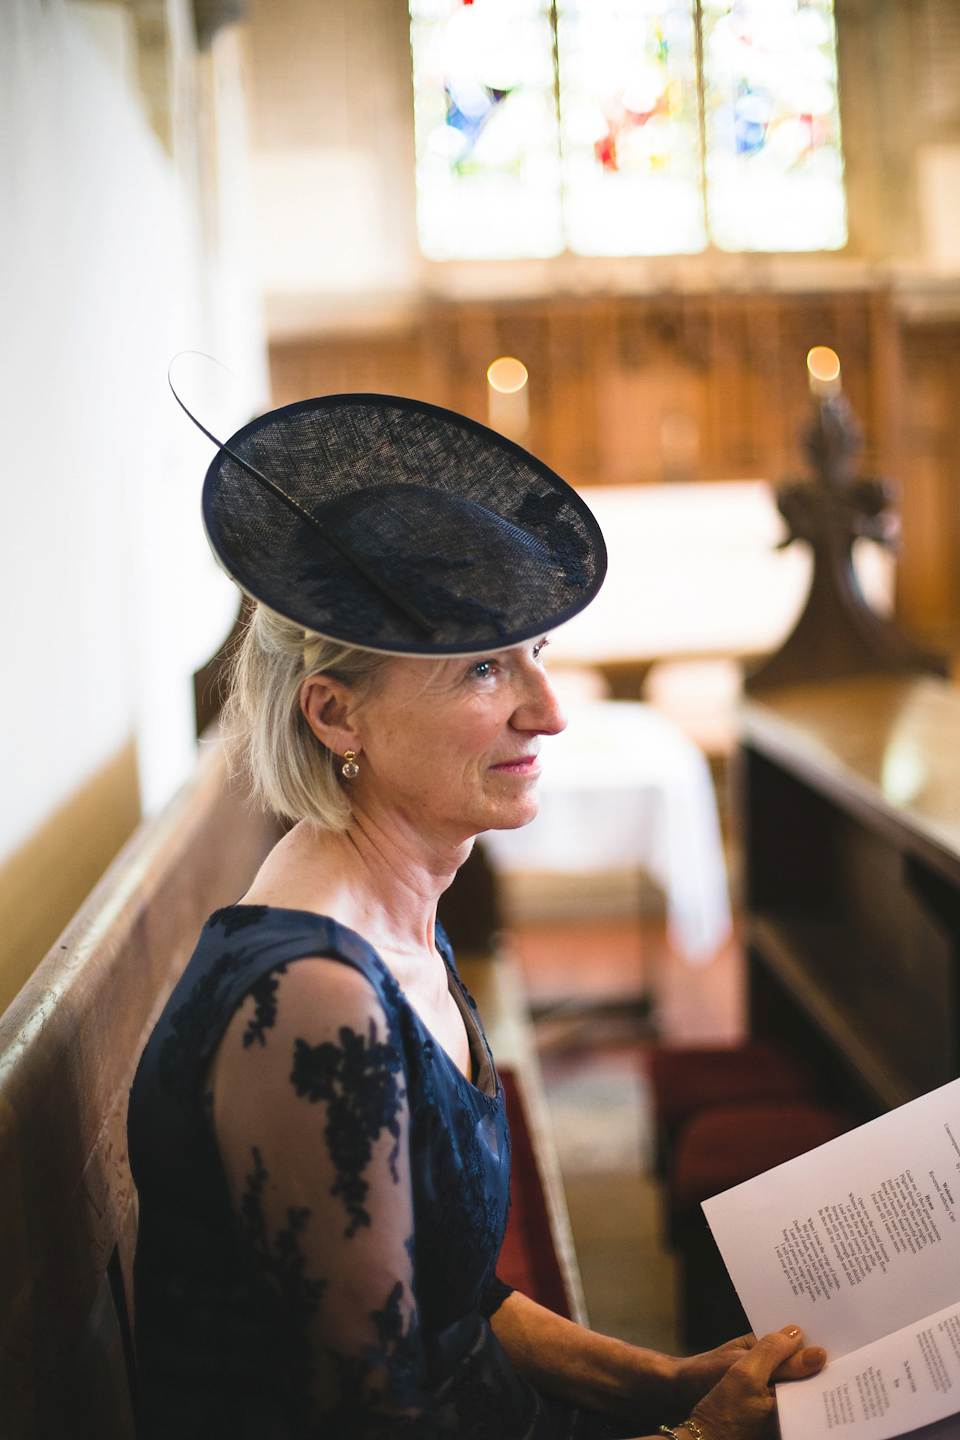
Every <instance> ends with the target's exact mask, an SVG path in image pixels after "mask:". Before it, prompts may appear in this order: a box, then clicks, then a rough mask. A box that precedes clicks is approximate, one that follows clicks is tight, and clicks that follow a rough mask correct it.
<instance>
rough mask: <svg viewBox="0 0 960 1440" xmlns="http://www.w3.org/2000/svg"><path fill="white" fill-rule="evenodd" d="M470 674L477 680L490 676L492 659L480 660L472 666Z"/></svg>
mask: <svg viewBox="0 0 960 1440" xmlns="http://www.w3.org/2000/svg"><path fill="white" fill-rule="evenodd" d="M470 674H471V675H473V676H474V677H475V679H477V680H487V679H489V678H490V676H491V675H492V674H493V661H492V660H481V661H480V662H479V663H478V664H476V665H474V666H473V668H472V669H471V671H470Z"/></svg>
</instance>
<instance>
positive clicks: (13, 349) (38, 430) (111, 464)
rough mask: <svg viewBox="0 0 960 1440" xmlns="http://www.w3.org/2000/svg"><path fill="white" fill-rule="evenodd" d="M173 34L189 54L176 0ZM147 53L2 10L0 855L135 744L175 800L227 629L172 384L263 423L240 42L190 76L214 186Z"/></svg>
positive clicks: (94, 16)
mask: <svg viewBox="0 0 960 1440" xmlns="http://www.w3.org/2000/svg"><path fill="white" fill-rule="evenodd" d="M168 20H169V21H170V22H171V33H177V32H178V33H179V34H180V36H181V37H182V36H184V35H186V36H187V37H188V40H189V38H190V35H191V31H190V26H191V25H192V21H191V19H190V13H189V10H188V8H187V6H186V4H185V3H184V0H168ZM135 44H136V36H135V34H134V32H133V30H132V27H131V25H130V21H129V16H128V12H127V11H126V10H125V9H124V7H122V6H121V5H119V4H109V3H103V0H101V3H98V4H96V5H77V6H73V5H70V4H68V3H65V0H3V4H2V5H0V287H2V289H0V314H2V315H3V323H2V326H0V434H2V436H3V442H2V444H3V451H2V462H0V463H2V471H0V487H2V488H0V496H2V512H0V513H2V523H0V614H2V615H3V617H4V621H5V623H4V624H3V625H2V627H0V776H2V780H0V858H2V857H3V855H5V854H7V853H9V852H10V851H11V850H13V849H14V848H15V847H16V846H17V845H18V844H19V843H20V842H21V841H23V840H24V839H25V838H26V837H27V836H28V835H29V834H30V833H31V831H32V830H34V829H35V828H36V827H37V825H38V824H40V823H41V822H42V820H43V819H44V818H45V817H46V816H47V815H48V814H49V813H50V812H51V811H52V810H54V809H55V808H56V806H57V805H58V804H59V803H60V802H61V801H62V800H64V799H65V798H66V797H67V796H68V795H69V794H70V793H71V792H72V791H73V790H74V789H76V787H77V786H78V785H79V784H80V783H81V782H82V781H83V780H84V779H85V778H86V777H87V776H88V775H89V774H90V773H91V772H92V771H93V770H95V769H96V768H97V767H98V765H100V764H101V763H102V762H103V761H104V760H105V759H106V758H107V757H108V756H110V755H111V754H112V753H113V752H114V751H115V750H116V749H117V748H118V747H119V746H120V745H121V744H122V743H123V742H124V740H125V739H126V738H127V737H128V735H129V734H130V732H131V731H135V733H136V738H137V747H138V757H139V764H140V772H141V789H142V795H143V801H144V807H145V809H146V810H148V811H151V810H155V809H156V808H158V807H159V806H160V805H161V804H163V802H164V801H165V800H166V799H167V798H168V797H169V795H170V794H171V793H172V792H173V790H175V789H176V787H177V786H178V785H179V784H180V782H181V781H182V780H183V779H184V778H185V776H186V775H187V773H188V772H189V769H190V767H191V765H192V763H193V758H194V742H193V726H194V720H193V698H192V681H191V677H192V673H193V671H194V670H195V669H197V668H198V667H199V665H200V664H202V663H203V661H205V660H206V659H208V658H209V656H210V655H211V654H212V652H213V651H214V650H215V648H216V646H217V645H218V644H219V642H220V641H221V640H222V639H223V637H224V635H225V633H226V631H227V630H228V629H229V626H230V623H231V621H232V618H233V615H234V613H235V610H236V603H237V599H236V591H235V590H234V588H233V586H232V585H231V584H230V583H229V582H228V581H227V580H226V578H225V577H224V576H222V575H221V573H220V572H219V571H218V570H217V568H216V566H215V564H214V562H213V560H212V558H211V557H210V554H209V552H208V550H207V547H206V543H205V541H204V538H203V534H202V530H201V526H200V520H199V495H200V485H201V482H202V477H203V473H204V469H205V467H206V465H207V464H208V463H209V459H210V458H211V447H210V446H209V444H208V442H206V441H205V440H203V439H202V437H200V436H199V435H197V434H195V433H194V432H193V431H192V427H190V425H189V424H188V422H187V421H186V420H185V418H184V417H183V416H182V414H181V413H180V411H179V410H177V408H176V406H175V405H174V403H173V401H172V398H171V397H170V395H169V393H168V391H167V388H166V368H167V364H168V362H169V360H170V358H171V356H172V355H173V354H174V353H175V352H176V351H178V350H181V349H184V348H188V347H195V348H199V349H205V350H210V351H212V352H213V353H215V354H218V355H219V356H220V357H221V358H222V359H224V360H225V361H226V362H227V363H228V364H231V366H232V368H233V369H234V370H235V372H236V374H237V376H238V380H237V383H236V386H235V388H234V393H233V396H232V400H231V402H230V404H229V406H228V407H224V406H223V405H221V406H219V407H212V408H216V410H217V419H218V423H232V424H234V425H236V424H239V423H241V422H242V421H243V420H244V419H245V418H247V417H248V416H249V415H250V414H251V413H253V412H254V411H255V410H257V409H259V408H262V407H263V405H264V404H265V401H266V371H265V358H264V347H263V337H262V327H261V325H260V321H259V316H258V308H257V304H256V301H255V299H254V290H253V285H252V281H251V270H250V260H249V256H248V254H247V252H246V248H245V242H244V239H243V237H244V235H245V233H246V232H247V230H248V226H247V225H246V216H245V213H244V207H245V203H246V202H245V192H244V179H243V169H244V154H245V136H244V132H243V106H242V92H241V87H240V72H239V61H238V55H237V44H236V39H235V37H231V36H230V35H229V33H227V34H225V35H224V36H223V37H221V38H220V39H219V40H218V41H217V42H216V50H215V53H214V57H213V59H212V60H211V61H209V62H204V61H203V60H202V59H201V61H200V62H199V65H197V74H200V67H202V65H203V64H204V63H208V64H209V68H210V71H211V74H212V76H213V88H214V92H215V94H214V101H215V105H214V110H213V119H214V121H215V126H216V134H215V136H214V143H213V149H212V161H213V163H212V166H211V165H209V164H208V166H207V170H208V172H210V174H212V177H213V178H212V181H211V179H210V174H208V175H207V177H206V180H205V181H204V174H203V172H202V167H201V166H200V164H199V159H198V157H201V152H200V149H199V148H198V147H197V146H196V144H195V143H193V142H192V140H191V133H192V132H191V127H190V125H189V124H185V125H181V131H182V132H183V133H182V135H181V138H180V139H179V140H178V142H177V146H176V147H175V151H174V156H171V155H170V154H168V152H167V149H166V148H165V147H164V145H163V144H162V143H161V142H160V140H159V139H158V138H157V136H156V135H155V133H154V131H153V129H152V128H151V126H150V123H149V121H148V118H147V113H146V109H145V106H144V104H143V102H142V101H141V98H140V96H139V93H138V90H137V86H136V75H137V63H136V61H137V57H136V53H135ZM182 51H183V42H182V41H181V52H182ZM179 63H180V64H188V65H189V66H194V65H196V57H195V56H194V55H193V54H192V52H191V51H189V49H188V50H187V52H186V58H185V59H184V55H183V53H181V58H180V61H179ZM192 73H193V71H192V70H190V71H189V74H192ZM179 78H180V80H181V82H182V79H183V77H182V76H180V77H179ZM188 78H189V75H188ZM181 93H182V86H181ZM186 98H187V100H189V99H190V94H189V91H187V92H186ZM201 158H202V157H201ZM208 158H209V157H208ZM203 183H206V185H207V191H209V190H210V188H211V184H212V185H213V189H214V194H213V195H212V196H211V195H210V194H209V193H204V192H202V191H201V185H202V184H203ZM201 199H203V200H204V204H205V205H206V207H207V211H208V212H210V213H213V214H214V217H215V219H216V234H213V235H211V225H210V223H209V219H208V220H207V221H206V222H205V221H204V218H203V217H204V210H203V207H202V206H201V203H200V202H201ZM211 205H212V206H213V210H212V211H210V207H211ZM193 395H194V398H195V399H198V400H202V398H203V396H202V394H201V393H200V392H199V391H198V390H197V389H196V388H194V390H193Z"/></svg>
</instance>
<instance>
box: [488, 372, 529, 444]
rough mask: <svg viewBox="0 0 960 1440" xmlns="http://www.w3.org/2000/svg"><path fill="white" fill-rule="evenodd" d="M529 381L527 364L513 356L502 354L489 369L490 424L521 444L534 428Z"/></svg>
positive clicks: (492, 427) (492, 428)
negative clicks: (532, 426) (531, 421)
mask: <svg viewBox="0 0 960 1440" xmlns="http://www.w3.org/2000/svg"><path fill="white" fill-rule="evenodd" d="M528 378H529V377H528V375H527V367H526V365H524V364H523V363H522V361H520V360H515V359H514V358H513V357H512V356H510V355H501V357H500V359H499V360H494V362H493V364H492V365H491V366H489V367H488V369H487V422H488V424H489V426H490V428H491V430H499V432H500V434H501V435H506V437H507V439H508V440H516V441H517V443H518V444H521V445H522V444H523V443H524V442H525V440H526V438H527V432H528V430H529V429H530V402H529V393H528V390H527V379H528Z"/></svg>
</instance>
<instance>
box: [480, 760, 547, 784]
mask: <svg viewBox="0 0 960 1440" xmlns="http://www.w3.org/2000/svg"><path fill="white" fill-rule="evenodd" d="M490 769H491V770H496V771H497V772H498V773H499V774H501V775H523V776H525V777H527V778H531V779H532V778H535V777H536V776H537V775H539V774H540V758H539V756H537V755H521V756H520V758H519V760H502V761H501V762H500V764H499V765H491V766H490Z"/></svg>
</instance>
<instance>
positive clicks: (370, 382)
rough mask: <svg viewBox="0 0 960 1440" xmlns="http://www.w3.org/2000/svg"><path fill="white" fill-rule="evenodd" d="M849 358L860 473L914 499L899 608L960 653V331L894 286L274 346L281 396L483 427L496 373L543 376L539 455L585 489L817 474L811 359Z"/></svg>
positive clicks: (575, 301) (474, 308)
mask: <svg viewBox="0 0 960 1440" xmlns="http://www.w3.org/2000/svg"><path fill="white" fill-rule="evenodd" d="M813 345H830V346H832V347H833V348H834V349H835V350H836V351H837V352H838V354H839V355H840V359H841V362H842V365H843V381H844V389H845V392H846V394H847V396H848V397H849V400H850V403H851V405H852V406H853V409H854V411H855V412H856V414H857V415H858V417H859V419H860V421H861V423H862V425H863V431H864V451H863V456H862V461H861V472H862V473H864V474H877V473H879V474H886V475H890V476H892V477H893V478H895V479H897V480H899V481H900V483H901V485H902V488H903V518H904V543H903V553H902V557H901V564H900V581H899V594H900V606H899V608H900V611H901V614H902V618H903V619H904V621H905V622H906V623H907V625H908V626H909V628H911V629H912V630H914V631H915V632H916V633H918V634H919V635H921V636H923V637H925V638H927V639H928V640H933V641H936V643H937V644H938V645H941V646H942V645H946V646H947V647H948V648H951V649H960V519H958V516H960V393H958V392H960V325H956V324H943V325H928V326H916V325H905V324H904V323H903V322H902V321H901V319H900V318H899V317H898V314H897V312H896V309H895V307H894V305H893V302H892V300H891V298H890V297H889V296H888V295H887V294H886V293H881V292H852V293H832V294H807V295H796V294H792V295H791V294H781V293H777V294H773V293H766V294H759V293H754V294H747V295H743V294H729V293H727V294H712V295H658V296H646V297H623V296H620V297H606V296H591V297H554V298H550V299H542V300H530V301H522V302H506V301H504V302H498V303H491V302H482V303H481V302H475V303H445V304H440V303H436V304H433V305H431V306H428V307H425V308H424V309H423V310H422V311H420V312H418V313H417V314H416V315H415V317H414V318H412V319H411V320H410V322H409V324H408V326H407V328H406V329H405V330H403V331H402V332H393V333H390V334H388V335H383V334H372V333H371V334H367V335H362V334H356V333H354V334H351V335H349V336H332V335H328V336H325V337H322V338H316V339H313V340H303V341H297V342H290V343H277V344H275V345H274V346H273V348H272V351H271V363H272V375H273V388H274V399H275V401H276V403H277V404H286V403H288V402H290V401H293V400H299V399H302V398H304V397H306V396H308V395H318V394H324V393H331V392H336V391H349V390H373V391H381V392H384V393H387V394H390V393H393V394H400V395H412V396H414V397H416V398H418V399H422V400H429V401H432V402H433V403H434V404H438V405H446V406H449V407H450V408H451V409H454V410H459V411H461V412H462V413H464V414H467V415H472V416H474V417H475V418H476V419H478V420H486V418H487V417H486V381H485V372H486V368H487V366H488V365H489V363H490V361H491V360H494V359H495V358H496V357H497V356H498V355H516V356H517V357H518V358H519V359H521V360H522V361H523V362H524V364H525V365H526V366H527V368H528V370H529V372H530V437H529V445H530V448H531V449H532V450H533V451H534V452H535V453H536V454H538V455H540V456H541V457H542V458H543V459H544V460H545V461H546V462H547V463H548V464H549V465H552V466H553V467H554V468H555V469H556V470H557V471H559V473H560V474H561V475H563V476H564V478H565V479H568V480H570V481H571V482H572V483H573V484H575V485H591V484H596V483H606V484H611V483H612V484H620V483H622V484H628V483H637V482H640V483H644V482H656V481H663V480H694V479H699V480H730V479H751V478H752V479H769V480H774V481H776V480H781V479H784V478H786V477H788V476H797V475H802V474H805V473H807V472H806V466H805V462H804V458H803V454H802V450H801V445H800V439H799V437H800V434H801V432H802V430H803V428H804V426H805V424H806V422H807V419H808V416H809V406H810V397H809V393H808V389H807V376H806V367H805V358H806V354H807V351H808V350H809V349H810V347H811V346H813Z"/></svg>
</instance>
